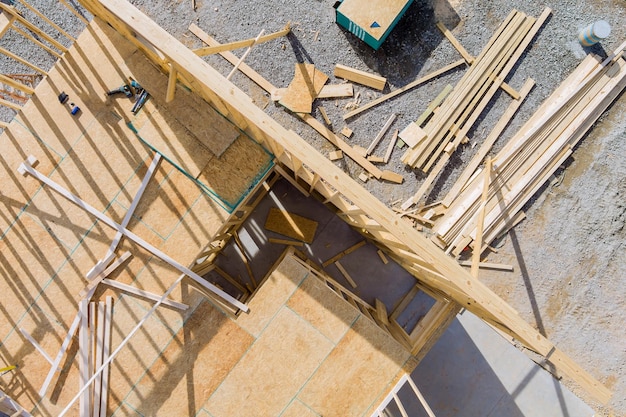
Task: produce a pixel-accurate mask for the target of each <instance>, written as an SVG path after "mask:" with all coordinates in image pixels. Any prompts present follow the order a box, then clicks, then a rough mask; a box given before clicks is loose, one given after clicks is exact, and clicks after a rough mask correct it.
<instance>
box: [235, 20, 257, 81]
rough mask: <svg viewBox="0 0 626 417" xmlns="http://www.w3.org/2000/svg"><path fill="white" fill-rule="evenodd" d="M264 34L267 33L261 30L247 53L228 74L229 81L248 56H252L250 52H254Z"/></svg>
mask: <svg viewBox="0 0 626 417" xmlns="http://www.w3.org/2000/svg"><path fill="white" fill-rule="evenodd" d="M264 33H265V29H261V31H260V32H259V34H258V35H257V37H256V38H254V41H253V42H252V43H251V44H250V46H248V49H246V52H244V53H243V55H241V58H239V61H237V63H236V64H235V66H234V67H233V69H232V70H231V71H230V72H229V73H228V75H227V76H226V79H227V80H230V78H231V77H232V76H233V75H235V72H237V70H238V69H239V66H240V65H241V64H242V63H243V61H244V59H246V58H247V57H248V55H249V54H250V52H251V51H252V47H254V46H255V45H256V44H257V43H258V42H259V39H261V37H262V36H263V34H264Z"/></svg>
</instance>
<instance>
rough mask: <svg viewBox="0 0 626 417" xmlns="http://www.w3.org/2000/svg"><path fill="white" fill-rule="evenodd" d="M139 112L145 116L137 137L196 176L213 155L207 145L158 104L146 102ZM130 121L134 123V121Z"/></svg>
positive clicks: (192, 175)
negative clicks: (145, 118)
mask: <svg viewBox="0 0 626 417" xmlns="http://www.w3.org/2000/svg"><path fill="white" fill-rule="evenodd" d="M141 113H143V115H144V116H148V118H147V120H146V122H145V123H143V125H142V126H141V128H139V129H138V133H137V134H138V135H139V137H140V138H141V139H143V140H144V141H146V142H147V143H148V144H149V145H150V146H151V147H152V148H154V149H156V150H157V151H158V152H159V153H161V154H162V155H163V156H165V157H166V158H167V159H168V160H169V161H171V162H172V163H173V164H175V165H177V166H179V167H180V168H182V169H183V170H184V171H185V172H187V173H188V174H189V175H191V177H193V178H196V177H197V176H198V175H200V172H201V171H202V169H203V168H204V167H205V166H206V164H207V163H208V162H209V161H210V160H211V158H213V157H214V155H213V154H212V153H211V152H210V151H209V150H208V148H206V147H205V146H204V145H203V144H202V143H200V142H199V141H198V140H197V139H196V138H195V137H194V136H193V135H191V134H190V133H189V131H188V130H187V129H186V128H185V126H183V125H181V124H180V123H178V121H176V120H175V119H173V117H172V114H169V113H168V112H167V111H165V109H164V108H162V107H161V106H158V105H155V103H152V102H150V101H148V102H147V103H146V105H144V107H143V109H142V110H141ZM132 123H133V126H134V125H135V123H134V121H133V122H132ZM135 140H137V139H135Z"/></svg>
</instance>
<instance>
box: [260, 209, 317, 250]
mask: <svg viewBox="0 0 626 417" xmlns="http://www.w3.org/2000/svg"><path fill="white" fill-rule="evenodd" d="M265 229H267V230H269V231H272V232H276V233H280V234H281V235H284V236H287V237H290V238H292V239H296V240H301V241H303V242H306V243H313V238H314V237H315V231H316V230H317V222H316V221H313V220H311V219H307V218H306V217H302V216H299V215H297V214H294V213H289V212H287V211H284V210H280V209H278V208H275V207H272V208H270V211H269V213H268V215H267V219H266V220H265Z"/></svg>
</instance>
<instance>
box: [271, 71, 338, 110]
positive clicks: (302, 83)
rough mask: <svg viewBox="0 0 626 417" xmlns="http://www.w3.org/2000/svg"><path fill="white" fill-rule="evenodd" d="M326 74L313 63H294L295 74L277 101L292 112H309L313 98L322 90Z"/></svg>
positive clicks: (326, 78)
mask: <svg viewBox="0 0 626 417" xmlns="http://www.w3.org/2000/svg"><path fill="white" fill-rule="evenodd" d="M326 81H328V76H327V75H326V74H324V73H323V72H321V71H319V70H317V68H315V65H313V64H296V65H295V75H294V77H293V80H292V81H291V83H290V84H289V87H287V91H285V93H284V94H283V97H282V98H281V99H280V100H279V101H278V102H279V103H280V104H282V105H283V106H285V107H286V108H288V109H289V110H291V111H292V112H294V113H311V110H312V107H313V100H314V99H315V98H316V97H317V95H318V94H319V93H320V91H322V87H323V86H324V84H325V83H326Z"/></svg>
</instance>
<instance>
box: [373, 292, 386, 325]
mask: <svg viewBox="0 0 626 417" xmlns="http://www.w3.org/2000/svg"><path fill="white" fill-rule="evenodd" d="M374 304H375V305H376V317H377V318H378V320H380V321H381V322H382V323H383V324H389V317H388V316H387V307H386V306H385V303H383V302H382V301H380V300H379V299H378V298H375V299H374Z"/></svg>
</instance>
